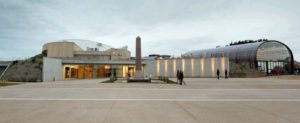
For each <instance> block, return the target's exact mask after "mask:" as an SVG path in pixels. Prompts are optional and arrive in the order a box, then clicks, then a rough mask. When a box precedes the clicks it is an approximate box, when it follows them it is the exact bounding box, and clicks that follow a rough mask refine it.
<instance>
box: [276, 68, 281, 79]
mask: <svg viewBox="0 0 300 123" xmlns="http://www.w3.org/2000/svg"><path fill="white" fill-rule="evenodd" d="M275 72H276V75H277V78H278V79H279V75H280V69H279V68H277V69H276V71H275Z"/></svg>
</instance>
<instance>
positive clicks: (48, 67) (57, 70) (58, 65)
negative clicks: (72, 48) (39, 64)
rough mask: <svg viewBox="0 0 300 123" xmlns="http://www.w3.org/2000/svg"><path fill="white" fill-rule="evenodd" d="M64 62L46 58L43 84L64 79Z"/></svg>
mask: <svg viewBox="0 0 300 123" xmlns="http://www.w3.org/2000/svg"><path fill="white" fill-rule="evenodd" d="M62 75H63V69H62V60H61V59H53V58H47V57H44V59H43V82H48V81H56V80H62V79H63V76H62Z"/></svg>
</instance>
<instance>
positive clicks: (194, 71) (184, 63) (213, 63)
mask: <svg viewBox="0 0 300 123" xmlns="http://www.w3.org/2000/svg"><path fill="white" fill-rule="evenodd" d="M217 69H219V70H220V75H221V76H225V70H226V69H227V71H228V73H229V71H230V69H229V59H228V58H227V57H216V58H176V59H158V60H147V61H146V66H145V75H147V76H151V77H158V76H166V77H176V74H177V70H181V71H183V73H184V76H185V77H202V78H205V77H208V78H210V77H216V73H217Z"/></svg>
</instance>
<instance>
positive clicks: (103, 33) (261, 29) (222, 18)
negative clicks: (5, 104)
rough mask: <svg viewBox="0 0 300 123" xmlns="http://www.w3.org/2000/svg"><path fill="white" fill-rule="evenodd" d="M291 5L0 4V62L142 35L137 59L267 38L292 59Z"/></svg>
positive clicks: (299, 45) (298, 15)
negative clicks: (51, 45) (54, 47)
mask: <svg viewBox="0 0 300 123" xmlns="http://www.w3.org/2000/svg"><path fill="white" fill-rule="evenodd" d="M299 6H300V1H299V0H106V1H104V0H0V60H11V59H16V58H24V57H29V56H33V55H35V54H38V53H40V52H41V49H42V45H43V44H45V43H47V42H52V41H56V40H62V39H86V40H93V41H98V42H102V43H105V44H108V45H111V46H113V47H122V46H124V45H128V46H129V50H130V51H131V52H132V55H133V56H134V55H135V54H134V52H135V49H134V47H135V38H136V36H138V35H139V36H141V38H142V47H143V49H142V52H143V56H146V55H148V54H169V55H175V56H179V55H181V54H183V53H185V52H187V51H190V50H197V49H207V48H214V47H216V46H217V45H220V46H225V45H226V44H229V43H230V42H232V41H238V40H245V39H253V40H255V39H260V38H267V39H274V40H279V41H282V42H283V43H285V44H287V45H288V46H289V47H290V48H291V49H292V51H293V53H294V56H295V57H296V60H300V7H299Z"/></svg>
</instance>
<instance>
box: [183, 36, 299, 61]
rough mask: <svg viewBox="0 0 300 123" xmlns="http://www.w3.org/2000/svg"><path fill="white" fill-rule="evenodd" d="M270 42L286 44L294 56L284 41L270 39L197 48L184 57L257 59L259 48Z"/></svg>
mask: <svg viewBox="0 0 300 123" xmlns="http://www.w3.org/2000/svg"><path fill="white" fill-rule="evenodd" d="M268 42H277V43H280V44H282V45H284V46H285V47H286V48H287V49H288V50H289V51H290V53H291V57H293V55H292V52H291V50H290V49H289V47H288V46H286V45H285V44H283V43H282V42H279V41H275V40H269V41H263V42H255V43H248V44H240V45H233V46H226V47H220V48H213V49H207V50H195V51H190V52H187V53H185V54H184V55H183V57H211V56H214V57H220V56H226V57H229V59H230V60H235V61H237V60H238V61H245V60H246V61H254V60H256V53H257V50H258V48H259V47H260V46H261V45H262V44H265V43H268Z"/></svg>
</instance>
